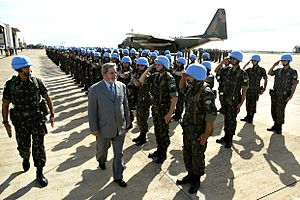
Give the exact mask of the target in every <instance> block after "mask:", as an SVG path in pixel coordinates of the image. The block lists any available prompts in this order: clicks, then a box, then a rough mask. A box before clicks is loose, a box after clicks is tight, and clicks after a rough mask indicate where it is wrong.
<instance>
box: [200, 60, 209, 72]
mask: <svg viewBox="0 0 300 200" xmlns="http://www.w3.org/2000/svg"><path fill="white" fill-rule="evenodd" d="M201 64H202V65H203V66H204V67H205V68H206V69H208V70H211V62H209V61H203V62H202V63H201Z"/></svg>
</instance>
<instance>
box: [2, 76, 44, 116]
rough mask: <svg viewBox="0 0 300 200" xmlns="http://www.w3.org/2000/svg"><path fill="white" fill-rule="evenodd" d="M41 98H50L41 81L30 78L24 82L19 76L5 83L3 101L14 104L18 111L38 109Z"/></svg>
mask: <svg viewBox="0 0 300 200" xmlns="http://www.w3.org/2000/svg"><path fill="white" fill-rule="evenodd" d="M41 96H42V97H46V96H48V90H47V89H46V87H45V85H44V84H43V82H42V81H41V79H38V78H35V77H30V78H29V79H27V80H26V81H22V80H21V79H20V77H19V76H13V77H12V78H11V79H10V80H8V81H7V82H6V83H5V86H4V91H3V98H2V101H3V102H4V103H10V102H12V104H13V105H14V108H15V109H16V110H20V111H32V110H34V109H35V108H38V105H39V102H40V100H41Z"/></svg>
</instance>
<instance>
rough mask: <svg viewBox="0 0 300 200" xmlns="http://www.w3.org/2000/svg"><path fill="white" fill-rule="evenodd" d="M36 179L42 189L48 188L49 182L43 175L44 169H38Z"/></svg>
mask: <svg viewBox="0 0 300 200" xmlns="http://www.w3.org/2000/svg"><path fill="white" fill-rule="evenodd" d="M36 179H37V181H38V182H39V184H40V186H41V187H46V186H47V185H48V180H47V179H46V178H45V176H44V174H43V168H42V167H37V170H36Z"/></svg>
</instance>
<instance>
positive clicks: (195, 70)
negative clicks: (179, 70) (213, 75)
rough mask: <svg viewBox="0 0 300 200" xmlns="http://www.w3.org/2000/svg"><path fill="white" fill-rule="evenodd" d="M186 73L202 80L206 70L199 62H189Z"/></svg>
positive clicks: (205, 75) (204, 77)
mask: <svg viewBox="0 0 300 200" xmlns="http://www.w3.org/2000/svg"><path fill="white" fill-rule="evenodd" d="M186 74H188V75H190V76H192V77H193V78H194V79H196V80H198V81H204V80H205V79H206V77H207V70H206V68H205V67H204V66H203V65H201V64H198V63H197V64H191V65H189V66H188V67H187V70H186Z"/></svg>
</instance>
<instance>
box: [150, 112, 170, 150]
mask: <svg viewBox="0 0 300 200" xmlns="http://www.w3.org/2000/svg"><path fill="white" fill-rule="evenodd" d="M167 113H168V108H166V107H157V106H152V117H153V124H154V133H155V138H156V144H157V150H158V151H159V150H161V151H163V152H166V151H167V149H168V147H169V145H170V136H169V124H166V123H165V119H164V117H165V115H166V114H167Z"/></svg>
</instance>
